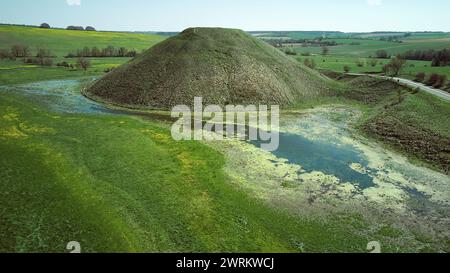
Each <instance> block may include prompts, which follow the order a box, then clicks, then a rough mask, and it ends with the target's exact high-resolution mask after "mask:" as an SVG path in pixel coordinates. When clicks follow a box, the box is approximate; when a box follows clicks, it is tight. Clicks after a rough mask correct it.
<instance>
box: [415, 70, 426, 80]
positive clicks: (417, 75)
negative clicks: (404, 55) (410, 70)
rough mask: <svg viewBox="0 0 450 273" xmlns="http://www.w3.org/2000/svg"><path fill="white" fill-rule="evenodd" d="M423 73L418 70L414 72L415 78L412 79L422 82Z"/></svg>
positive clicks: (423, 78)
mask: <svg viewBox="0 0 450 273" xmlns="http://www.w3.org/2000/svg"><path fill="white" fill-rule="evenodd" d="M425 77H426V75H425V73H424V72H419V73H417V74H416V78H415V79H414V81H416V82H423V81H424V80H425Z"/></svg>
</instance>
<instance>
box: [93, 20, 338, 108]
mask: <svg viewBox="0 0 450 273" xmlns="http://www.w3.org/2000/svg"><path fill="white" fill-rule="evenodd" d="M327 81H329V80H327V79H326V78H325V77H322V76H320V74H318V73H317V72H314V71H312V70H310V69H309V68H306V67H304V66H303V65H301V64H299V63H298V62H296V61H295V60H292V59H290V58H288V57H287V56H285V54H284V53H282V52H280V51H279V50H277V49H275V48H273V47H271V46H270V45H268V44H266V43H264V42H262V41H260V40H259V39H256V38H254V37H252V36H250V35H248V34H246V33H245V32H243V31H240V30H232V29H219V28H190V29H187V30H185V31H183V32H182V33H181V34H180V35H178V36H175V37H172V38H170V39H167V40H165V41H164V42H162V43H160V44H158V45H156V46H154V47H153V48H151V49H149V50H148V51H147V52H145V53H144V54H143V55H142V56H140V57H138V58H136V59H134V60H133V61H131V62H129V63H127V64H126V65H123V66H122V67H119V68H118V69H116V70H115V71H113V72H111V73H109V74H108V75H107V76H105V77H104V78H102V79H100V80H99V81H97V82H96V83H95V84H94V85H93V86H92V87H91V88H90V89H89V90H88V91H87V93H88V95H89V96H92V97H97V98H100V99H102V100H105V101H108V102H112V103H116V104H120V105H126V106H139V107H148V108H160V109H168V108H170V107H173V106H175V105H180V104H186V105H192V104H193V101H194V97H196V96H200V97H203V98H204V101H205V103H207V104H218V105H226V104H230V103H243V104H257V103H264V104H273V103H275V104H279V105H290V104H292V103H294V102H298V101H299V100H301V99H302V98H311V97H318V96H321V95H323V94H324V93H326V92H329V87H328V86H329V84H328V82H327Z"/></svg>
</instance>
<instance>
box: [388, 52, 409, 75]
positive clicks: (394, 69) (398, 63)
mask: <svg viewBox="0 0 450 273" xmlns="http://www.w3.org/2000/svg"><path fill="white" fill-rule="evenodd" d="M405 64H406V61H405V59H402V58H401V57H400V56H397V57H395V58H393V59H392V60H391V61H390V63H388V64H387V65H385V66H384V67H383V72H384V73H385V74H388V73H390V75H391V76H393V77H395V76H398V75H399V74H400V72H401V71H402V69H403V67H404V66H405Z"/></svg>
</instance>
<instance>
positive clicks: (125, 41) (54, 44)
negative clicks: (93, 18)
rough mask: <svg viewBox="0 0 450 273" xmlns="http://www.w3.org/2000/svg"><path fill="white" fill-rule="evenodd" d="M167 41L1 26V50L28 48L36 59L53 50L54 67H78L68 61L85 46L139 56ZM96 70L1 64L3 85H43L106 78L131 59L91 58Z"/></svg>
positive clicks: (141, 36)
mask: <svg viewBox="0 0 450 273" xmlns="http://www.w3.org/2000/svg"><path fill="white" fill-rule="evenodd" d="M164 39H165V37H163V36H159V35H150V34H134V33H120V32H91V31H70V30H60V29H40V28H33V27H21V26H6V25H0V49H7V50H9V49H10V48H11V46H13V45H28V46H29V47H30V49H31V51H32V54H33V56H34V55H35V54H36V51H37V49H38V48H45V49H49V50H50V51H51V53H52V54H53V55H55V56H56V58H53V64H54V65H56V64H57V63H58V62H62V61H66V62H68V63H69V64H73V65H75V64H76V59H66V58H64V56H65V55H67V54H68V53H69V52H72V51H76V50H77V49H81V48H83V47H85V46H87V47H94V46H96V47H98V48H103V47H107V46H109V45H112V46H114V47H116V48H118V47H125V48H127V49H135V50H137V51H138V52H140V51H142V50H146V49H148V48H150V47H152V46H153V45H155V44H157V43H159V42H161V41H163V40H164ZM89 59H90V60H91V64H92V67H90V68H89V69H88V71H87V72H84V71H82V70H80V69H68V68H57V67H55V66H53V67H39V66H36V65H29V64H24V62H23V60H22V59H21V58H19V59H17V60H15V61H11V60H8V59H4V60H0V84H15V83H19V82H33V81H42V80H46V79H61V78H74V77H83V76H98V75H103V74H104V71H105V70H106V69H111V68H116V67H118V66H120V65H122V64H124V63H126V62H128V61H129V60H130V58H89Z"/></svg>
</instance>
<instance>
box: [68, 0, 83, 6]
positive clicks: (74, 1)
mask: <svg viewBox="0 0 450 273" xmlns="http://www.w3.org/2000/svg"><path fill="white" fill-rule="evenodd" d="M66 1H67V5H69V6H79V5H81V0H66Z"/></svg>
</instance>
